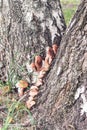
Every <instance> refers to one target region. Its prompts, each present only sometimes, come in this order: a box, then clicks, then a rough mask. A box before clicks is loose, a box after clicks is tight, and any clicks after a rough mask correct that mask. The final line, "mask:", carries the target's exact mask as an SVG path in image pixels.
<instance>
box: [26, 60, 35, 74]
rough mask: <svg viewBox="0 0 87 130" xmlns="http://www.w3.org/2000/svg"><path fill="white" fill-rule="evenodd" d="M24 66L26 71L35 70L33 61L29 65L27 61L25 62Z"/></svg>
mask: <svg viewBox="0 0 87 130" xmlns="http://www.w3.org/2000/svg"><path fill="white" fill-rule="evenodd" d="M26 68H27V70H28V72H30V73H32V72H33V71H36V66H35V63H34V62H33V63H31V64H30V65H29V64H28V63H27V64H26Z"/></svg>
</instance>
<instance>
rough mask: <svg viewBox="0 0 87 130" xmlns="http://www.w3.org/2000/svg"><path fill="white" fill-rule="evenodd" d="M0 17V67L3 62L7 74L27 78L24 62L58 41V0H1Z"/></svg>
mask: <svg viewBox="0 0 87 130" xmlns="http://www.w3.org/2000/svg"><path fill="white" fill-rule="evenodd" d="M0 20H1V44H0V48H1V50H0V55H1V62H2V61H3V64H2V65H1V68H2V67H4V68H5V66H6V68H5V70H4V72H5V74H7V76H8V75H9V74H10V73H11V71H14V73H15V74H18V75H19V76H22V78H25V79H27V80H29V79H28V73H27V71H26V67H25V66H26V64H25V63H27V62H29V63H30V62H31V61H32V60H33V59H34V56H35V55H37V54H39V55H41V56H42V57H44V54H45V53H44V52H45V47H46V46H47V45H49V46H50V45H52V43H54V42H57V44H59V43H60V40H61V37H62V35H63V33H64V31H65V28H66V25H65V21H64V17H63V13H62V10H61V5H60V1H59V0H29V1H28V0H25V1H23V0H4V1H2V2H1V13H0ZM3 65H4V66H3ZM20 66H22V67H20ZM21 68H23V69H24V71H23V69H21ZM5 74H3V73H2V72H1V74H0V79H2V80H3V79H5V77H3V75H5Z"/></svg>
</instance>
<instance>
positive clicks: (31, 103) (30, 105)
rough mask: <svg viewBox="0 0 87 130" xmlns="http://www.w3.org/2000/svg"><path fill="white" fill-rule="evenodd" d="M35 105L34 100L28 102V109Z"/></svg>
mask: <svg viewBox="0 0 87 130" xmlns="http://www.w3.org/2000/svg"><path fill="white" fill-rule="evenodd" d="M35 104H36V102H35V101H33V100H32V101H30V100H28V101H26V106H27V108H28V109H30V108H31V107H32V106H34V105H35Z"/></svg>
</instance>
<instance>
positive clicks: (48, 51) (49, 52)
mask: <svg viewBox="0 0 87 130" xmlns="http://www.w3.org/2000/svg"><path fill="white" fill-rule="evenodd" d="M53 58H54V52H53V50H52V48H51V47H49V46H47V47H46V58H45V62H46V60H47V61H48V63H49V65H50V64H51V62H52V60H53Z"/></svg>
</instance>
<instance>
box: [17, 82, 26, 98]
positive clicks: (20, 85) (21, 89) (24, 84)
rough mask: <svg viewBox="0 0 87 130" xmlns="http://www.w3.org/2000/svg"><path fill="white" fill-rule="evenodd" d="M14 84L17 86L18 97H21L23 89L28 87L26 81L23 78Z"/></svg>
mask: <svg viewBox="0 0 87 130" xmlns="http://www.w3.org/2000/svg"><path fill="white" fill-rule="evenodd" d="M15 86H16V87H17V88H18V94H19V97H21V96H23V93H24V92H23V91H24V89H25V88H27V87H28V82H27V81H25V80H20V81H19V82H17V83H16V85H15Z"/></svg>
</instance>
